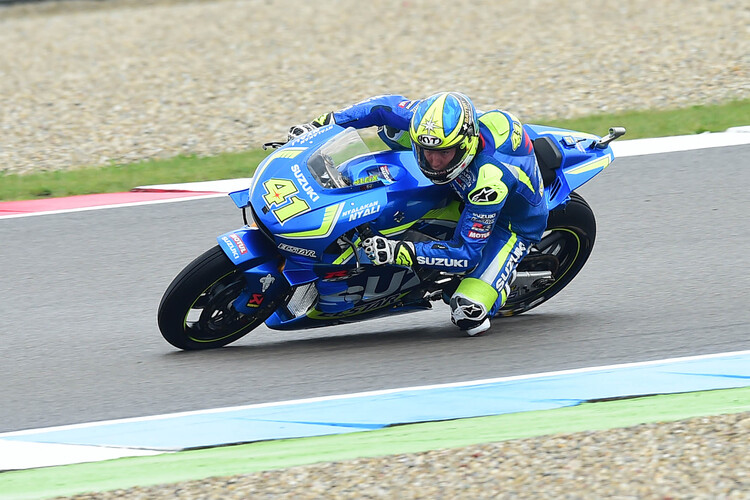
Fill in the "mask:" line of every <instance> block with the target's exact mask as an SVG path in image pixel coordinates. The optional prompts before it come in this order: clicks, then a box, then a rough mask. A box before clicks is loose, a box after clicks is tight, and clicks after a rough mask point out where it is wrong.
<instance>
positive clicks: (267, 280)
mask: <svg viewBox="0 0 750 500" xmlns="http://www.w3.org/2000/svg"><path fill="white" fill-rule="evenodd" d="M274 281H276V278H274V277H273V276H271V273H268V274H266V275H265V276H263V277H262V278H261V279H260V284H261V285H262V287H263V288H261V290H260V291H261V292H264V293H265V291H266V290H268V287H269V286H271V285H273V282H274Z"/></svg>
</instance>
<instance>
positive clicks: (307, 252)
mask: <svg viewBox="0 0 750 500" xmlns="http://www.w3.org/2000/svg"><path fill="white" fill-rule="evenodd" d="M278 248H279V250H284V251H285V252H289V253H296V254H297V255H302V256H304V257H309V258H311V259H314V258H316V257H317V253H315V250H311V249H309V248H300V247H294V246H292V245H287V244H286V243H279V244H278ZM269 276H270V275H269Z"/></svg>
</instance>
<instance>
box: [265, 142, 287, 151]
mask: <svg viewBox="0 0 750 500" xmlns="http://www.w3.org/2000/svg"><path fill="white" fill-rule="evenodd" d="M286 143H287V141H283V142H282V141H271V142H266V143H265V144H263V150H264V151H266V150H268V149H278V148H280V147H281V146H283V145H284V144H286Z"/></svg>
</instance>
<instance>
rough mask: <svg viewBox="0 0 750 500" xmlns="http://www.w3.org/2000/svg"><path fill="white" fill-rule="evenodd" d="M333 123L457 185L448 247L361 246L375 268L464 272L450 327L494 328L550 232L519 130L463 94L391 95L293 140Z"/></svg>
mask: <svg viewBox="0 0 750 500" xmlns="http://www.w3.org/2000/svg"><path fill="white" fill-rule="evenodd" d="M329 123H336V124H338V125H340V126H343V127H354V128H357V129H360V128H365V127H371V126H378V127H380V130H379V135H380V137H381V138H382V139H383V140H384V142H385V143H386V144H387V145H388V146H389V147H391V148H394V149H406V148H409V147H410V148H411V149H412V150H413V152H414V155H415V157H416V159H417V162H418V164H419V167H420V169H421V170H422V172H423V173H424V175H425V176H426V177H427V178H428V179H430V180H431V181H432V182H434V183H436V184H446V183H450V185H451V186H452V187H453V189H454V190H455V192H456V193H457V195H458V197H459V198H460V201H461V203H462V205H463V208H462V210H461V216H460V219H459V221H458V225H457V227H456V229H455V232H454V234H453V238H452V239H451V240H448V241H430V242H423V243H412V242H407V241H396V240H390V239H387V238H384V237H382V236H373V237H370V238H367V239H365V240H364V241H363V242H362V247H363V248H364V250H365V253H366V254H367V255H368V257H369V258H370V260H371V261H372V262H373V264H376V265H381V264H397V265H406V266H412V265H420V266H425V267H431V268H436V269H440V270H443V271H446V272H452V273H457V274H462V275H463V276H464V277H463V279H462V280H461V282H460V284H459V285H458V288H457V289H456V291H455V292H454V293H453V295H452V296H451V297H450V301H449V303H450V307H451V320H452V321H453V323H455V324H456V325H457V326H458V327H459V328H461V329H462V330H465V331H466V332H467V333H468V334H469V335H477V334H479V333H482V332H484V331H485V330H487V329H488V328H489V326H490V322H489V318H490V317H492V316H494V314H495V313H496V312H497V311H498V310H499V309H500V308H501V307H502V306H503V304H504V303H505V300H506V299H507V296H508V293H509V290H510V286H509V285H510V281H512V277H513V274H514V272H515V269H516V266H517V265H518V263H519V262H520V261H521V259H523V258H524V257H525V256H526V254H527V253H528V252H529V249H530V246H531V244H532V243H536V242H538V241H539V240H540V239H541V237H542V233H543V231H544V229H545V227H546V224H547V215H548V210H547V205H546V203H545V201H544V195H543V191H544V186H543V185H542V176H541V173H540V171H539V167H538V165H537V162H536V157H535V156H534V151H533V146H532V143H531V140H530V138H529V136H528V135H527V134H526V132H525V131H524V129H523V127H522V125H521V122H520V121H519V120H518V119H517V118H516V117H515V116H513V115H512V114H510V113H507V112H505V111H500V110H492V111H488V112H484V113H479V114H478V113H477V111H476V109H475V108H474V105H473V104H472V103H471V101H470V100H469V98H468V97H466V96H465V95H463V94H461V93H458V92H440V93H437V94H435V95H432V96H430V97H428V98H426V99H422V100H409V99H406V98H405V97H402V96H397V95H385V96H376V97H372V98H370V99H367V100H365V101H362V102H360V103H358V104H354V105H353V106H350V107H348V108H345V109H342V110H341V111H337V112H332V113H326V114H324V115H321V116H320V117H318V118H317V119H316V120H314V121H313V122H312V123H309V124H303V125H297V126H295V127H292V128H291V129H290V132H289V133H290V137H295V136H297V135H300V134H302V133H304V132H306V131H308V130H311V129H312V128H314V127H319V126H322V125H327V124H329Z"/></svg>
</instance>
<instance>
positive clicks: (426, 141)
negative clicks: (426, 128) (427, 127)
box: [417, 134, 443, 147]
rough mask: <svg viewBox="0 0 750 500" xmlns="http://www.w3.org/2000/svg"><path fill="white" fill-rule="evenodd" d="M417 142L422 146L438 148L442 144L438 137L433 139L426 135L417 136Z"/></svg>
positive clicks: (432, 136) (431, 136)
mask: <svg viewBox="0 0 750 500" xmlns="http://www.w3.org/2000/svg"><path fill="white" fill-rule="evenodd" d="M417 140H418V141H419V143H420V144H422V145H423V146H428V147H434V146H440V144H442V143H443V140H442V139H441V138H440V137H435V136H434V135H427V134H421V135H419V136H418V137H417Z"/></svg>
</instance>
